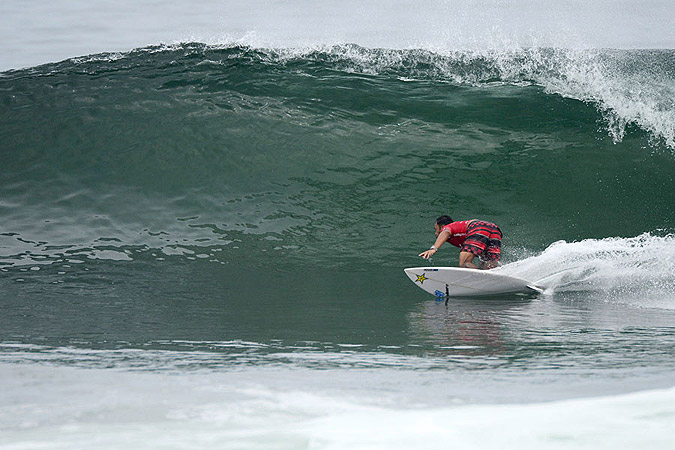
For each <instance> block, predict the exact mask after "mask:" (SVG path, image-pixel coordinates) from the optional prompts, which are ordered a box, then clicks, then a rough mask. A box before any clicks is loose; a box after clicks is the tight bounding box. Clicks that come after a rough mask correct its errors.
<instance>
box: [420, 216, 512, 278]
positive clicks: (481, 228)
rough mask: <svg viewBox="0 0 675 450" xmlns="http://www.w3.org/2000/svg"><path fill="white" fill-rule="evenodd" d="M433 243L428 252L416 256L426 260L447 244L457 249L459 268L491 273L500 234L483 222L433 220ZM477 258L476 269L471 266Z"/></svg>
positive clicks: (449, 219)
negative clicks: (477, 265) (434, 239)
mask: <svg viewBox="0 0 675 450" xmlns="http://www.w3.org/2000/svg"><path fill="white" fill-rule="evenodd" d="M434 229H435V230H436V242H435V243H434V245H432V246H431V248H430V249H429V250H426V251H424V252H422V253H420V254H419V256H421V257H422V258H424V259H429V258H431V256H432V255H433V254H434V253H436V252H437V251H438V249H439V248H440V246H441V245H443V244H444V243H446V242H449V243H451V244H452V245H454V246H455V247H459V248H460V252H459V267H468V268H472V269H478V268H480V269H492V268H495V267H497V266H498V265H499V257H500V255H501V247H502V231H501V230H500V229H499V227H498V226H497V225H495V224H494V223H492V222H486V221H484V220H477V219H472V220H463V221H461V222H454V221H453V220H452V218H451V217H450V216H446V215H443V216H441V217H439V218H438V219H436V223H435V224H434ZM476 256H478V257H479V258H480V260H481V263H480V265H479V267H476V265H475V264H474V263H473V259H474V258H475V257H476Z"/></svg>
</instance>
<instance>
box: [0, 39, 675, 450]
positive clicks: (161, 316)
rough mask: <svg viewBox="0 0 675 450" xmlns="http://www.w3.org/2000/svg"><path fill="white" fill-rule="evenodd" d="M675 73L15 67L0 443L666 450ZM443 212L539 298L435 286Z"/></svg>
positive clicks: (408, 52)
mask: <svg viewBox="0 0 675 450" xmlns="http://www.w3.org/2000/svg"><path fill="white" fill-rule="evenodd" d="M673 61H675V59H674V58H673V51H672V50H658V49H653V50H598V49H586V50H569V49H568V50H566V49H560V48H547V47H544V48H520V49H512V50H508V51H506V50H504V51H497V50H485V51H482V52H476V51H434V50H423V49H405V50H404V49H398V50H397V49H377V48H376V49H373V48H367V47H362V46H359V45H355V44H343V45H335V46H326V47H322V48H315V49H309V50H308V49H304V50H301V49H291V48H285V49H284V48H281V49H279V48H277V49H269V48H258V47H254V46H248V45H236V44H232V45H230V44H227V45H206V44H201V43H194V42H189V43H183V44H178V45H173V46H152V47H145V48H139V49H137V50H134V51H131V52H125V53H114V54H113V53H105V54H95V55H89V56H83V57H78V58H74V59H70V60H65V61H62V62H56V63H49V64H44V65H39V66H35V67H31V68H27V69H22V70H12V71H6V72H3V73H2V74H0V124H2V127H1V128H0V133H1V135H0V148H1V151H2V155H3V166H2V168H0V217H1V218H2V229H1V230H0V231H1V232H0V271H1V272H0V292H2V294H0V312H1V313H0V376H1V377H2V380H3V383H5V384H6V385H7V386H10V387H11V389H8V390H7V391H5V392H4V393H2V394H0V406H1V407H2V409H0V429H4V431H5V432H6V433H8V434H7V436H10V445H13V446H12V447H11V448H27V447H29V446H30V445H32V444H36V443H42V444H45V445H47V447H50V446H51V447H50V448H69V447H70V448H72V445H73V442H88V443H89V444H91V443H92V442H94V440H92V439H94V438H92V436H98V437H97V438H96V439H99V442H100V445H101V446H103V447H115V446H118V445H119V444H120V443H124V442H132V443H134V442H135V444H133V445H132V447H134V448H144V447H147V446H151V443H155V444H156V443H157V442H158V440H161V439H164V438H163V436H169V437H167V438H166V439H168V440H167V441H166V442H165V444H166V445H167V446H168V447H170V448H181V447H184V446H186V445H187V446H190V447H193V448H201V447H206V446H209V448H213V446H215V447H216V448H263V447H264V448H428V445H433V444H437V445H442V444H444V443H448V442H454V443H456V444H458V445H469V446H473V448H476V447H481V446H484V447H488V446H490V445H494V442H491V441H489V439H488V440H486V438H485V437H484V436H483V432H482V431H481V428H480V426H479V425H477V424H480V423H484V422H486V421H492V422H495V421H496V422H500V421H501V422H500V423H502V422H504V421H506V422H504V427H507V428H508V427H509V426H510V425H513V424H510V425H509V423H507V422H508V420H506V419H505V417H506V416H505V415H503V410H502V408H512V409H510V410H509V411H510V413H509V414H511V416H510V417H514V418H515V417H518V418H520V419H519V420H523V421H529V422H531V423H533V424H537V426H536V427H534V426H533V427H532V429H527V430H523V431H513V430H514V428H512V427H511V428H509V429H511V430H512V431H509V432H508V433H507V432H504V433H506V434H504V435H503V437H504V438H505V439H513V440H514V441H515V442H521V443H523V445H525V446H526V447H527V446H533V447H535V446H536V447H538V448H541V446H544V447H548V448H556V446H557V445H558V443H559V442H560V440H562V441H564V442H572V443H573V444H574V445H575V446H576V447H578V448H586V447H588V448H591V447H593V448H605V447H603V446H602V445H606V446H607V448H609V446H610V445H612V446H613V447H612V448H617V447H616V445H619V446H621V445H624V446H626V445H628V446H630V445H633V444H636V445H637V444H643V443H645V442H650V443H652V444H653V445H656V446H657V447H659V448H666V447H665V445H666V444H665V443H666V442H668V439H667V437H668V435H669V433H670V435H671V436H672V431H673V430H672V424H669V422H668V421H664V419H663V418H664V417H670V416H669V414H670V415H671V416H672V406H669V405H671V404H672V401H670V402H667V401H665V400H668V399H672V396H673V392H672V386H673V379H672V371H673V369H674V368H675V364H674V363H673V361H675V359H674V358H673V356H674V352H675V350H674V349H675V346H674V345H673V344H675V328H674V326H673V325H674V324H675V288H674V286H675V275H674V274H675V270H674V269H675V256H673V255H675V252H674V251H673V250H675V235H674V234H673V224H674V223H675V212H674V210H673V206H672V205H673V204H675V181H674V180H673V174H674V173H675V128H674V124H675V104H674V103H673V98H675V96H674V95H673V93H675V63H674V62H673ZM444 213H447V214H451V215H452V216H453V217H456V218H458V219H468V218H474V217H477V218H482V219H487V220H491V221H494V222H496V223H498V224H499V225H500V227H501V229H502V230H503V231H504V247H503V263H504V266H503V268H502V269H500V270H502V271H503V272H504V273H507V274H511V275H516V276H520V277H522V278H526V279H528V280H530V281H532V282H534V283H536V284H538V285H541V286H543V287H544V288H546V292H545V293H544V294H542V295H538V296H534V297H531V298H511V297H505V298H496V299H491V300H476V299H457V300H454V301H452V302H450V303H449V304H448V305H445V304H443V303H438V302H436V301H435V300H434V298H433V297H431V296H429V295H428V294H426V293H424V292H423V291H421V290H420V289H418V288H416V287H415V286H414V285H413V284H412V283H410V281H409V280H408V279H407V278H406V277H405V275H404V273H403V271H402V269H403V268H404V267H410V266H418V265H420V264H421V263H422V261H421V260H420V259H419V258H418V257H417V255H418V253H419V252H420V251H422V250H424V249H426V248H428V247H429V245H431V244H432V243H433V239H434V235H433V220H434V219H435V217H437V216H438V215H440V214H444ZM457 256H458V251H457V250H456V249H452V248H449V246H448V247H444V248H443V249H442V250H441V251H440V252H439V253H438V254H437V255H436V256H435V257H434V258H433V260H432V262H431V264H433V265H439V266H442V265H451V266H452V265H456V263H457ZM654 389H663V390H661V391H659V390H656V391H650V390H654ZM635 391H645V392H640V393H638V394H631V393H633V392H635ZM626 405H633V407H628V406H626ZM549 415H550V417H558V418H560V417H562V418H563V419H562V422H560V421H558V422H556V421H554V420H552V419H551V421H549V420H548V419H547V417H549ZM637 416H639V417H642V419H638V418H636V417H637ZM644 417H652V419H645V418H644ZM468 418H473V420H470V419H468ZM441 419H442V420H443V421H445V420H448V421H455V422H457V423H459V422H461V421H465V422H462V423H464V425H465V426H464V428H463V430H465V431H462V432H461V433H460V434H456V435H452V433H451V430H450V431H448V430H445V431H443V432H441V431H440V430H441V428H442V427H441V423H439V421H441ZM514 420H515V419H514ZM589 420H591V421H596V423H597V424H598V425H597V428H596V429H595V430H594V431H589V430H587V429H586V428H585V425H584V424H585V423H587V422H588V421H589ZM417 421H422V422H424V423H426V424H429V427H430V431H429V433H427V434H423V435H422V434H420V432H419V428H406V426H405V424H409V423H411V422H413V423H414V422H417ZM641 421H646V423H647V424H648V425H650V426H653V427H655V429H658V430H661V431H658V432H654V433H653V434H652V435H651V437H650V438H643V437H640V436H641V432H640V431H639V430H640V427H641V424H643V423H644V422H641ZM385 423H399V424H400V426H399V430H400V432H399V435H398V438H396V439H394V437H393V435H389V434H386V433H384V432H383V431H381V427H383V426H384V424H385ZM120 429H122V430H126V431H123V432H119V430H120ZM505 429H506V428H505ZM330 430H337V431H334V432H332V431H330ZM345 430H350V433H351V434H349V433H348V435H346V434H344V433H342V434H340V433H338V431H342V432H344V431H345ZM377 430H380V433H384V434H380V435H379V436H380V437H379V438H376V437H375V433H376V431H377ZM466 430H469V431H466ZM54 431H56V436H57V437H56V438H55V439H54V440H52V441H50V438H48V437H47V436H49V435H50V433H53V432H54ZM456 431H457V430H456ZM457 433H459V431H457ZM195 436H196V437H195ZM387 436H388V437H387ZM601 437H602V438H605V439H604V440H602V439H600V438H601ZM645 439H646V440H645ZM599 440H601V441H602V442H604V444H602V445H600V444H598V441H599ZM598 445H600V446H598Z"/></svg>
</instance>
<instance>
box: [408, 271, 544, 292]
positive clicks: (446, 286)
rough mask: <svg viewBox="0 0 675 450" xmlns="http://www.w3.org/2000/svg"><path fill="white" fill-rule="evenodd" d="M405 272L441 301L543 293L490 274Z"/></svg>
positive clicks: (522, 282) (525, 283)
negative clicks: (452, 298) (449, 298)
mask: <svg viewBox="0 0 675 450" xmlns="http://www.w3.org/2000/svg"><path fill="white" fill-rule="evenodd" d="M404 271H405V273H406V275H407V276H408V278H410V281H412V282H413V283H415V285H417V286H418V287H420V288H422V289H424V290H425V291H427V292H428V293H430V294H433V295H435V296H436V297H440V298H447V297H480V296H486V295H498V294H514V293H542V292H543V289H541V288H539V287H537V286H535V285H534V284H533V283H530V282H529V281H527V280H523V279H522V278H516V277H509V276H507V275H501V274H499V273H496V272H493V271H491V270H478V269H465V268H459V267H411V268H408V269H404Z"/></svg>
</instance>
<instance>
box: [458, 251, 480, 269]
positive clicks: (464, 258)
mask: <svg viewBox="0 0 675 450" xmlns="http://www.w3.org/2000/svg"><path fill="white" fill-rule="evenodd" d="M475 257H476V255H474V254H473V253H471V252H464V251H462V252H459V267H467V268H469V269H476V266H475V265H474V263H473V262H472V261H473V259H474V258H475Z"/></svg>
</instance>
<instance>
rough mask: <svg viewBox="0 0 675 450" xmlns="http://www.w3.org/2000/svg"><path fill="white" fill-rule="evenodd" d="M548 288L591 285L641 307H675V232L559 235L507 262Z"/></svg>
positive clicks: (507, 269) (597, 292) (508, 270)
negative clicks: (571, 237)
mask: <svg viewBox="0 0 675 450" xmlns="http://www.w3.org/2000/svg"><path fill="white" fill-rule="evenodd" d="M500 270H502V271H503V273H505V274H507V275H514V276H519V277H522V278H525V279H528V280H534V282H535V283H536V284H537V285H539V286H542V287H545V288H546V289H547V290H548V292H574V291H586V292H590V293H592V295H593V297H594V298H600V299H604V300H606V301H612V302H621V303H628V304H631V305H634V306H638V307H657V308H665V309H675V235H672V234H666V235H663V236H659V235H654V234H651V233H644V234H641V235H640V236H636V237H632V238H619V237H615V238H606V239H584V240H583V241H579V242H565V241H558V242H554V243H553V244H551V245H550V246H549V247H548V248H547V249H546V250H544V252H542V253H541V254H540V255H537V256H533V257H529V258H526V259H523V260H521V261H517V262H514V263H511V264H508V265H506V266H504V267H503V268H502V269H500Z"/></svg>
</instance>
